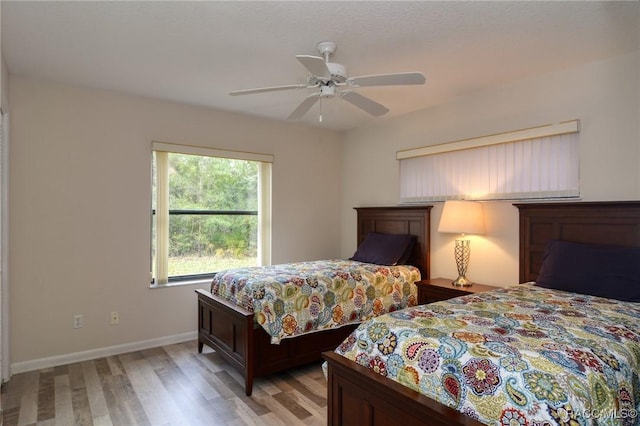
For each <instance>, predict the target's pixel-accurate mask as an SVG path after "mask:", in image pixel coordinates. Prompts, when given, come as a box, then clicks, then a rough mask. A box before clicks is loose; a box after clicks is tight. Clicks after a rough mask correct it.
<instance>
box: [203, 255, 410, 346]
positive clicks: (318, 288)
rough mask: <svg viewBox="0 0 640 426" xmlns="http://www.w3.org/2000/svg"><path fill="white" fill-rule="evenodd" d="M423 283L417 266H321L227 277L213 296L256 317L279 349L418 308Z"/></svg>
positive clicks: (241, 271) (215, 284) (234, 272)
mask: <svg viewBox="0 0 640 426" xmlns="http://www.w3.org/2000/svg"><path fill="white" fill-rule="evenodd" d="M419 280H420V271H419V270H418V269H417V268H415V267H413V266H380V265H373V264H370V263H362V262H356V261H352V260H319V261H311V262H297V263H287V264H282V265H273V266H262V267H251V268H238V269H230V270H227V271H222V272H219V273H217V274H216V275H215V276H214V278H213V281H212V283H211V293H213V294H217V295H218V296H220V297H222V298H224V299H226V300H229V301H232V302H233V303H235V304H236V305H238V306H242V307H243V308H245V309H247V310H249V311H253V312H254V314H255V320H256V322H257V323H258V324H259V325H261V326H262V327H263V328H264V329H265V330H266V331H267V333H269V335H270V336H271V342H272V343H278V342H280V340H281V339H283V338H285V337H291V336H296V335H300V334H303V333H308V332H312V331H319V330H325V329H328V328H337V327H341V326H343V325H346V324H349V323H357V322H361V321H364V320H367V319H370V318H373V317H374V316H377V315H380V314H384V313H387V312H393V311H396V310H399V309H403V308H406V307H408V306H414V305H415V304H416V302H417V289H416V286H415V285H414V282H415V281H419Z"/></svg>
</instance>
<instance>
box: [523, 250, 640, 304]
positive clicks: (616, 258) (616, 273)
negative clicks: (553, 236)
mask: <svg viewBox="0 0 640 426" xmlns="http://www.w3.org/2000/svg"><path fill="white" fill-rule="evenodd" d="M536 285H539V286H540V287H545V288H552V289H557V290H564V291H571V292H574V293H582V294H590V295H593V296H601V297H607V298H610V299H617V300H625V301H629V302H640V247H615V246H599V245H591V244H579V243H572V242H569V241H556V240H553V241H549V242H548V243H547V246H546V248H545V252H544V255H543V257H542V266H541V268H540V273H539V274H538V279H537V280H536Z"/></svg>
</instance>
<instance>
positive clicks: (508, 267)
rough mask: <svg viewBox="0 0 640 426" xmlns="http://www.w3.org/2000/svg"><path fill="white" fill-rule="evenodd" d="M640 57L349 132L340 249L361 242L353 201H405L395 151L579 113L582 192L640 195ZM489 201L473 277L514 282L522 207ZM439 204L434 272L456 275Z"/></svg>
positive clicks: (475, 242) (588, 195)
mask: <svg viewBox="0 0 640 426" xmlns="http://www.w3.org/2000/svg"><path fill="white" fill-rule="evenodd" d="M639 63H640V56H639V54H638V52H636V53H634V54H630V55H625V56H622V57H618V58H613V59H610V60H608V61H604V62H598V63H592V64H589V65H585V66H582V67H579V68H576V69H568V70H565V71H562V72H557V73H553V74H548V75H543V76H539V77H537V78H533V79H529V80H526V81H520V82H517V83H511V84H505V85H504V86H502V87H499V88H494V89H491V90H486V91H481V92H478V93H475V94H472V95H469V96H465V97H461V98H458V99H456V100H454V101H452V102H450V103H447V104H444V105H440V106H437V107H434V108H430V109H427V110H424V111H420V112H416V113H413V114H410V115H406V116H402V117H399V118H393V119H388V120H386V121H381V122H379V123H378V124H376V125H371V126H368V127H365V128H362V129H358V130H355V131H352V132H350V133H348V134H347V135H346V141H345V145H344V154H343V164H344V166H343V178H344V183H343V194H342V206H343V208H342V223H343V230H344V232H343V234H342V248H343V250H342V254H343V256H346V255H350V254H352V253H353V251H354V250H355V245H354V243H353V241H354V235H355V232H356V230H355V227H354V225H353V223H354V217H355V213H354V211H353V209H352V207H353V206H363V205H393V204H396V203H397V202H398V200H399V195H398V194H399V191H398V163H397V161H396V160H395V153H396V151H398V150H401V149H408V148H416V147H420V146H425V145H432V144H437V143H443V142H450V141H455V140H459V139H465V138H471V137H476V136H483V135H488V134H493V133H498V132H503V131H509V130H517V129H522V128H527V127H532V126H537V125H541V124H547V123H555V122H558V121H563V120H569V119H574V118H578V119H580V120H581V123H582V131H581V133H580V163H581V167H580V181H581V182H580V185H581V193H582V199H583V200H591V201H593V200H628V199H640V167H639V158H640V124H639V123H640V122H639V120H638V117H639V114H640V100H639V99H640V97H639V96H638V93H640V92H639V90H640V87H639V86H640V66H639ZM470 72H473V71H472V70H471V71H470ZM427 81H428V83H427V84H432V85H435V84H438V82H437V81H432V80H429V79H428V78H427ZM485 207H486V208H485V210H486V220H487V235H485V236H484V237H472V244H471V245H472V250H471V262H470V266H469V273H468V277H469V278H470V279H472V280H475V281H478V282H483V283H487V284H494V285H509V284H515V283H516V282H517V281H518V259H517V253H518V235H517V230H518V213H517V209H516V208H515V207H513V206H512V204H511V203H509V202H490V203H485ZM441 209H442V204H441V203H436V204H435V207H434V209H433V210H432V212H433V213H432V227H431V229H432V240H431V243H432V252H431V268H432V269H431V271H432V274H431V276H432V277H434V278H435V277H455V276H457V274H456V268H455V262H454V259H453V240H454V239H455V236H454V235H447V234H438V233H437V226H438V221H439V218H440V213H441Z"/></svg>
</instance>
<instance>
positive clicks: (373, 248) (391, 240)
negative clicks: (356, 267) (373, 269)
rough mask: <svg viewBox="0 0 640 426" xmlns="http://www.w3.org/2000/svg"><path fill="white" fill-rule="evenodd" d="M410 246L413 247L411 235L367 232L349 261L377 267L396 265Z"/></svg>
mask: <svg viewBox="0 0 640 426" xmlns="http://www.w3.org/2000/svg"><path fill="white" fill-rule="evenodd" d="M410 245H413V236H412V235H408V234H381V233H378V232H369V233H368V234H367V236H366V237H365V239H364V241H363V242H362V244H360V246H359V247H358V250H356V252H355V254H354V255H353V257H351V258H350V259H351V260H357V261H359V262H366V263H375V264H377V265H397V264H398V262H399V261H400V259H402V258H403V255H404V254H405V252H406V251H407V249H408V247H409V246H410ZM409 254H410V253H409ZM407 257H408V256H407Z"/></svg>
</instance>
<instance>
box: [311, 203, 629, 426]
mask: <svg viewBox="0 0 640 426" xmlns="http://www.w3.org/2000/svg"><path fill="white" fill-rule="evenodd" d="M515 206H516V207H517V208H518V209H519V214H520V230H519V232H520V250H519V258H520V282H522V283H524V284H523V285H519V286H513V287H511V288H509V289H499V290H495V291H492V292H488V293H482V294H481V293H478V294H475V295H469V296H463V297H462V298H457V299H452V300H451V301H445V302H437V303H434V304H431V305H424V306H419V307H415V308H409V309H407V310H405V311H399V312H396V313H392V314H389V316H395V319H394V321H403V320H405V319H406V318H403V316H410V317H414V318H421V319H420V320H419V324H421V326H422V327H423V329H422V330H421V331H420V333H418V334H420V337H419V338H417V337H416V338H415V339H416V340H415V341H410V340H409V341H403V342H402V343H401V341H400V339H398V341H397V342H393V338H383V339H380V340H379V343H378V344H377V345H378V346H377V347H375V348H374V350H373V351H372V352H371V353H370V354H376V353H377V354H381V353H385V351H386V352H387V353H391V350H390V349H388V347H389V345H390V343H391V346H393V344H396V343H397V345H398V347H402V350H403V352H402V358H406V357H410V356H413V357H418V356H419V357H420V359H421V362H422V367H420V368H422V369H423V370H424V371H427V370H428V369H429V368H435V367H433V366H434V365H436V364H437V362H436V361H434V360H439V361H438V362H440V364H437V365H438V368H439V370H438V371H437V372H436V371H435V370H433V371H434V372H435V373H436V374H438V375H439V376H438V379H439V381H436V380H434V379H433V378H430V377H429V375H428V374H421V379H420V380H419V381H418V382H417V383H416V382H415V380H416V376H417V373H416V375H414V374H407V373H406V372H407V371H411V370H410V369H409V368H404V366H403V364H402V361H403V359H397V358H396V359H393V360H391V356H387V358H385V359H383V360H382V361H381V360H380V359H376V358H375V357H374V356H370V354H369V353H367V355H362V354H361V353H360V354H359V355H355V358H354V359H355V360H357V361H358V362H356V361H352V360H350V359H348V358H347V357H345V356H342V355H341V354H339V353H345V354H347V353H349V352H353V354H355V353H356V352H357V351H356V350H355V349H354V348H355V347H357V346H358V345H359V346H361V347H366V346H368V345H369V346H372V345H371V341H372V339H374V338H375V337H376V336H375V333H376V332H377V333H380V334H381V335H382V334H384V330H385V329H384V327H385V326H391V325H392V324H391V323H388V322H387V319H388V318H387V317H388V315H384V316H381V317H378V318H376V319H374V320H373V321H371V322H367V323H365V324H363V326H362V327H361V328H360V329H359V330H356V331H355V332H354V334H352V335H350V336H349V337H348V338H347V339H345V341H343V342H342V343H341V344H340V345H339V346H338V347H337V349H336V350H335V351H330V352H326V353H324V354H323V356H324V358H325V360H326V364H325V367H326V374H327V379H328V389H327V391H328V401H327V402H328V424H329V425H396V424H402V425H404V426H408V425H481V424H518V425H524V424H549V425H553V424H567V425H570V424H575V425H579V424H616V425H635V424H639V423H640V418H639V417H638V411H637V410H638V409H639V408H640V380H639V379H638V374H639V370H640V349H639V345H638V341H640V335H639V334H638V333H639V332H638V327H637V324H638V322H640V304H639V303H634V302H630V301H622V302H618V301H613V299H608V298H603V297H599V296H594V295H592V294H593V292H595V293H598V292H601V291H602V288H601V287H597V288H590V289H589V293H590V294H589V295H580V294H575V293H569V292H567V291H571V290H566V291H558V290H554V289H552V288H548V287H541V285H543V284H544V283H545V282H546V281H547V279H548V278H549V276H550V274H552V273H560V274H563V273H566V274H567V275H571V274H573V275H580V274H583V273H585V274H587V275H588V274H594V273H595V274H598V273H599V272H598V271H597V270H596V269H595V267H594V268H592V266H593V264H599V263H600V259H605V260H603V262H606V261H612V262H614V263H615V262H618V261H620V259H621V257H619V256H622V258H624V256H630V257H627V260H626V263H625V265H627V266H630V268H628V269H629V270H630V272H631V273H637V271H638V264H640V258H639V257H638V253H640V252H639V251H638V250H640V249H638V247H640V202H631V201H629V202H583V203H564V202H563V203H527V204H516V205H515ZM563 245H575V246H576V247H577V249H578V250H595V251H594V252H589V253H591V254H588V256H592V258H591V262H583V263H582V264H576V263H575V262H576V259H573V262H574V264H573V267H572V269H571V270H569V271H567V269H566V268H564V269H562V268H559V267H558V265H556V266H555V269H556V270H555V271H553V268H551V269H549V268H550V266H549V265H553V262H550V261H549V259H551V258H553V257H552V256H551V255H550V254H549V253H552V252H553V247H558V246H563ZM595 245H597V247H595ZM609 246H615V248H611V247H609ZM620 247H625V248H628V249H620V250H621V251H620V253H618V252H616V253H615V256H614V257H613V258H611V259H609V260H606V259H607V256H606V255H603V254H602V253H608V252H601V251H599V250H601V249H602V250H609V249H611V250H614V251H616V250H619V248H620ZM593 253H595V255H594V254H593ZM629 253H631V254H630V255H629ZM543 261H544V262H543ZM543 264H544V266H545V268H542V266H543ZM625 267H626V266H625ZM549 271H551V272H549ZM594 271H595V272H594ZM581 279H583V280H584V279H585V277H581ZM603 279H606V278H603ZM625 279H626V278H625ZM532 282H538V283H539V284H538V285H537V286H535V287H534V286H532V285H531V283H532ZM583 282H584V281H583ZM634 282H635V283H637V282H638V276H637V275H636V276H635V277H632V279H630V280H629V286H628V287H627V288H626V290H625V292H624V293H623V294H622V296H623V297H627V296H628V295H630V296H629V299H631V300H633V299H634V298H637V297H638V294H639V293H640V289H638V287H639V286H638V285H637V284H636V285H635V286H633V287H631V284H632V283H634ZM623 287H624V286H623ZM607 288H608V287H607ZM585 291H586V290H585ZM607 291H608V290H607ZM513 292H515V293H519V295H520V296H519V297H521V299H520V302H518V303H520V304H521V305H519V306H514V305H513V300H512V299H508V298H511V297H512V295H510V293H513ZM598 294H599V293H598ZM541 302H542V303H544V304H545V307H546V310H544V309H543V310H542V311H538V312H537V313H536V314H535V315H534V314H532V313H531V312H529V311H528V310H531V309H534V310H535V309H539V307H537V305H536V303H541ZM636 302H637V300H636ZM465 305H469V306H475V310H476V313H477V312H483V310H484V312H483V313H482V314H481V315H479V316H478V315H475V316H474V315H472V314H470V313H469V312H466V313H465V312H464V306H465ZM514 307H515V308H516V309H514ZM509 309H510V310H511V311H509ZM501 310H502V312H501ZM559 311H563V312H561V313H559ZM590 312H591V313H594V312H595V313H597V315H595V316H597V317H598V318H597V321H598V322H596V319H594V318H593V317H588V316H586V314H588V313H590ZM442 314H444V315H442ZM496 314H499V315H497V316H496ZM561 314H562V315H565V316H567V317H568V320H569V323H564V322H563V323H555V322H553V321H552V319H554V318H557V316H558V315H561ZM509 315H511V318H509ZM531 318H535V320H540V321H538V322H536V321H534V320H531ZM498 320H499V321H504V322H505V324H502V325H504V328H505V329H508V327H507V325H506V323H510V324H511V325H510V326H511V330H514V331H515V330H518V332H519V333H520V334H523V339H524V342H525V345H524V347H525V348H526V349H523V346H518V342H517V341H516V340H511V338H512V337H513V334H514V333H507V332H504V330H503V331H502V332H500V330H499V329H500V328H501V327H496V322H495V321H498ZM511 320H513V323H511ZM600 320H603V322H599V321H600ZM554 321H555V320H554ZM605 321H609V323H606V322H605ZM545 322H546V324H547V325H545V326H544V327H542V326H540V325H541V324H543V323H545ZM425 324H427V325H425ZM531 324H535V325H537V326H536V327H532V326H531ZM463 325H464V327H467V328H464V329H463V328H462V327H463ZM483 325H484V326H487V327H488V326H491V325H493V327H494V329H493V330H492V331H489V329H487V327H485V331H480V330H482V328H481V327H482V326H483ZM518 325H520V326H518ZM569 325H571V327H573V328H571V327H569ZM564 326H566V328H562V327H564ZM447 327H448V328H447ZM479 327H480V328H479ZM545 327H546V328H545ZM554 327H555V328H554ZM576 327H578V331H577V332H576V331H575V328H576ZM416 329H417V328H416V327H415V326H413V329H409V328H405V330H408V331H406V333H407V334H406V336H404V337H408V338H409V339H410V338H411V337H412V335H410V334H409V333H413V332H414V331H415V330H416ZM363 330H364V331H363ZM371 330H373V331H371ZM380 330H382V331H380ZM387 330H388V329H387ZM365 331H366V332H367V333H372V334H371V335H370V336H369V338H364V337H362V336H363V334H362V333H363V332H365ZM358 333H360V334H358ZM454 333H457V334H454ZM501 333H502V334H501ZM545 333H546V334H548V335H552V334H553V335H555V336H556V337H559V338H560V342H558V341H556V342H553V341H549V342H547V341H546V340H542V339H543V338H546V337H545V336H544V334H545ZM572 333H578V334H577V335H576V334H572ZM454 335H456V337H457V338H456V339H450V337H451V336H454ZM594 335H596V336H597V337H595V338H594V337H593V336H594ZM359 336H360V337H359ZM385 336H386V335H385ZM389 336H391V334H389ZM422 336H426V337H428V338H429V339H431V338H433V337H434V336H435V337H436V338H437V339H439V340H438V341H439V342H441V343H442V345H440V343H438V345H433V346H429V344H430V341H427V343H425V342H424V341H423V340H421V339H422ZM487 336H493V337H492V339H488V337H487ZM378 337H381V336H378ZM547 337H548V336H547ZM482 339H484V340H482ZM563 339H564V340H563ZM459 342H464V348H465V349H464V350H463V349H462V348H461V347H459V346H456V345H457V344H458V343H459ZM478 342H479V343H480V344H479V345H476V343H478ZM483 342H488V344H484V343H483ZM567 342H570V343H571V344H569V343H567ZM400 345H402V346H400ZM573 345H576V346H575V347H574V346H573ZM540 348H542V349H543V350H544V353H542V352H541V353H536V354H534V355H532V354H531V353H530V352H529V351H530V350H534V349H535V350H539V349H540ZM376 351H377V352H376ZM456 351H458V352H456ZM464 351H475V352H474V354H473V355H474V358H473V360H471V361H466V362H460V363H459V364H457V365H456V364H455V362H454V359H455V360H462V359H467V360H468V358H462V352H464ZM509 351H511V352H512V354H513V355H514V356H513V357H512V361H510V362H509V363H507V364H506V366H501V367H503V368H505V369H506V368H507V367H509V368H511V370H512V371H511V373H514V372H515V373H518V374H520V381H518V380H517V379H516V378H514V376H513V375H509V374H507V373H505V371H504V370H503V369H498V368H497V365H496V364H495V363H492V360H495V359H498V358H499V359H501V360H502V359H503V358H509V357H508V356H507V357H505V356H503V355H505V354H506V355H509V354H510V352H509ZM489 352H492V354H489ZM525 352H526V353H527V356H526V357H525V356H523V357H522V358H518V357H517V356H515V355H516V354H517V353H525ZM452 353H456V355H455V356H451V357H450V359H447V360H446V361H445V355H444V354H449V355H451V354H452ZM418 354H420V355H418ZM494 355H497V357H494ZM367 356H369V358H367ZM447 356H448V355H447ZM623 356H624V357H625V362H629V365H628V366H624V365H623V364H620V363H619V362H620V360H621V359H622V357H623ZM458 357H459V358H458ZM518 359H520V361H518ZM522 359H524V360H525V361H526V362H527V363H528V365H527V366H526V368H528V369H526V368H525V367H523V366H522V365H521V364H518V362H521V361H522ZM501 362H502V361H501ZM533 363H537V364H536V366H535V368H533V367H531V365H532V364H533ZM364 365H367V367H365V366H364ZM406 365H408V364H406ZM445 365H446V366H447V367H446V368H450V370H446V369H445V370H442V369H440V367H442V366H445ZM400 366H403V367H402V368H400ZM369 367H373V369H370V368H369ZM563 368H569V369H573V370H570V371H565V370H563ZM393 369H395V371H391V370H393ZM425 369H426V370H425ZM518 369H520V370H518ZM374 370H376V371H374ZM442 372H444V373H443V374H441V373H442ZM447 372H449V373H451V374H450V376H447ZM621 372H624V373H626V375H621V374H622V373H621ZM385 374H386V375H390V376H394V375H395V380H392V379H390V378H388V377H385ZM576 377H578V378H579V379H580V380H578V379H576ZM602 377H605V378H606V380H605V381H607V382H611V383H616V384H617V386H616V387H614V391H612V392H609V391H607V390H606V386H604V384H603V383H602V381H603V379H602ZM461 378H462V380H461ZM464 378H466V380H467V381H466V384H467V385H468V386H465V387H463V386H462V383H461V381H464V380H465V379H464ZM480 378H481V379H482V380H480ZM401 383H402V384H401ZM523 383H524V384H525V386H522V385H523ZM584 383H588V385H586V386H585V385H584ZM496 386H500V387H501V389H508V392H509V395H508V396H507V397H504V396H503V394H500V393H493V390H495V388H496ZM492 387H493V388H492ZM416 389H419V390H420V392H419V391H417V390H416ZM425 390H426V392H424V391H425ZM429 392H432V393H431V395H432V396H434V398H436V399H439V400H440V402H439V401H438V400H436V399H434V398H430V397H427V396H425V395H424V394H423V393H429ZM465 392H466V393H465ZM536 392H537V393H536ZM545 392H546V393H545ZM581 392H582V394H580V393H581ZM608 392H609V393H608ZM532 394H533V395H534V397H533V398H532V396H531V395H532ZM576 394H579V395H581V396H579V398H583V399H580V401H584V400H588V401H590V402H589V404H590V405H588V407H587V408H584V407H581V406H579V405H578V403H576V402H575V401H577V399H576ZM541 395H542V396H541ZM611 395H615V398H614V397H612V396H611ZM465 396H466V397H465ZM501 398H502V399H501ZM538 398H542V399H544V398H547V399H546V400H545V404H542V403H541V402H539V400H538ZM463 400H464V403H462V402H461V401H463ZM469 401H471V402H472V404H471V408H470V405H469V404H468V402H469ZM507 401H508V402H509V404H507V403H506V402H507ZM514 401H518V403H520V404H521V405H522V407H526V409H524V410H520V411H519V410H518V409H514V408H513V406H514ZM572 402H573V405H574V406H575V408H574V407H572V405H571V404H572ZM598 404H599V405H598ZM515 405H517V404H515ZM451 407H456V409H454V408H451ZM505 407H509V408H505ZM545 407H546V408H545ZM579 410H581V412H578V411H579ZM492 413H493V414H492ZM543 414H544V415H543ZM491 415H493V416H494V417H493V418H491ZM545 416H546V417H548V419H543V420H540V419H541V418H543V417H545ZM487 418H490V420H487Z"/></svg>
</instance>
